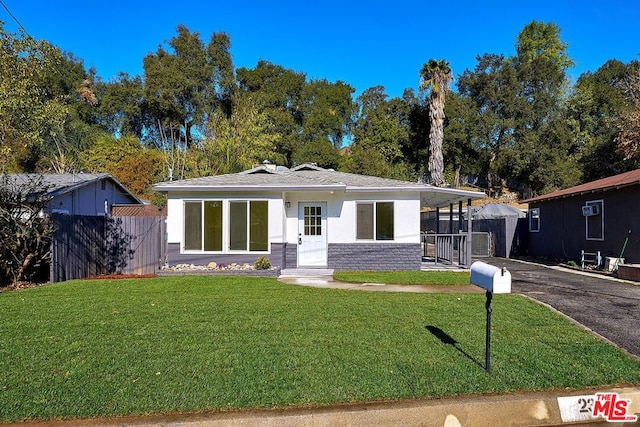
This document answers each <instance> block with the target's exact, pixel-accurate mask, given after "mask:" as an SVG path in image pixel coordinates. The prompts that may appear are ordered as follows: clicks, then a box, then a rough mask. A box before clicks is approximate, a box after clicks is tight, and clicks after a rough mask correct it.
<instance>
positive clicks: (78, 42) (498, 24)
mask: <svg viewBox="0 0 640 427" xmlns="http://www.w3.org/2000/svg"><path fill="white" fill-rule="evenodd" d="M2 2H3V3H4V4H5V5H6V6H7V7H8V8H9V9H10V10H11V12H12V13H13V14H14V15H15V17H16V18H17V19H18V20H19V21H20V22H21V24H22V25H23V26H24V27H25V28H26V30H27V32H28V33H29V34H31V35H32V36H34V37H35V38H37V39H46V40H49V41H50V42H51V43H53V44H55V45H57V46H59V47H60V48H62V49H63V50H65V51H69V52H72V53H73V54H74V55H75V56H77V57H79V58H82V59H83V60H84V63H85V66H86V67H89V66H94V67H95V68H96V69H97V72H98V75H99V76H101V77H102V78H103V80H109V79H110V78H112V77H113V76H114V75H116V74H117V73H118V72H119V71H125V72H127V73H129V74H132V75H135V74H142V59H143V58H144V56H145V55H147V54H148V53H151V52H155V50H156V49H157V47H158V45H159V44H160V43H162V42H164V41H166V40H168V39H170V38H171V37H173V36H174V35H175V34H176V30H175V29H176V26H177V25H178V24H184V25H186V26H187V28H189V30H191V31H197V32H199V33H200V35H201V37H202V39H203V40H204V41H205V42H207V41H208V40H209V37H210V35H211V33H212V32H226V33H228V34H229V35H230V37H231V43H232V46H231V53H232V55H233V60H234V64H235V66H236V67H240V66H243V67H249V68H251V67H254V66H255V65H256V63H257V61H258V60H260V59H264V60H267V61H270V62H273V63H275V64H278V65H282V66H284V67H286V68H290V69H293V70H295V71H301V72H304V73H305V74H306V75H307V76H308V77H309V78H317V79H319V78H326V79H328V80H330V81H337V80H342V81H344V82H347V83H349V84H351V85H352V86H354V88H355V89H356V95H357V94H359V93H360V92H362V91H363V90H364V89H366V88H369V87H372V86H376V85H383V86H384V87H385V88H386V90H387V93H388V94H389V95H391V96H400V95H401V94H402V91H403V90H404V89H405V88H414V89H417V87H418V83H419V77H418V73H419V70H420V68H421V66H422V64H423V63H424V62H426V61H427V60H428V59H429V58H434V59H445V60H447V61H449V63H450V65H451V67H452V69H453V72H454V75H456V76H457V75H458V74H460V73H462V72H463V71H464V70H465V69H467V68H469V69H472V68H473V67H474V66H475V65H476V56H477V55H480V54H483V53H503V54H505V55H512V54H513V53H514V52H515V48H514V45H515V39H516V36H517V35H518V33H519V32H520V31H521V30H522V28H523V27H524V26H525V25H526V24H527V23H529V22H531V21H532V20H538V21H543V22H554V23H555V24H557V25H558V26H559V27H560V29H561V37H562V39H563V41H565V42H567V43H568V45H569V48H568V52H569V56H570V57H571V58H572V59H573V60H574V61H575V62H576V66H575V67H574V68H573V69H571V70H570V75H571V76H572V77H573V78H574V79H575V78H577V77H578V76H579V75H580V74H581V73H582V72H584V71H595V70H597V69H598V68H599V67H600V66H601V65H602V64H604V63H605V62H606V61H607V60H608V59H612V58H615V59H619V60H621V61H623V62H628V61H630V60H632V59H638V58H640V57H639V56H638V54H639V53H640V0H607V1H593V0H555V1H548V0H543V1H535V0H531V1H518V0H515V1H514V0H485V1H471V0H458V1H456V2H452V1H440V2H434V1H432V0H423V1H404V0H396V1H394V2H379V1H375V0H373V1H349V0H342V1H335V0H328V1H324V2H307V1H299V0H298V1H290V0H286V1H275V2H274V1H270V2H258V1H241V2H238V1H236V2H234V1H228V0H227V1H217V0H213V1H206V0H186V1H175V0H174V1H166V0H157V1H154V2H147V1H139V0H128V1H123V0H110V1H100V2H98V1H92V0H84V1H79V0H58V1H57V2H56V1H51V0H46V1H45V0H28V1H27V0H2ZM0 20H2V21H4V22H5V29H7V30H10V31H15V30H16V28H17V25H16V23H15V22H14V21H13V19H12V18H11V17H10V16H9V15H8V13H7V11H6V10H5V9H4V8H2V7H0Z"/></svg>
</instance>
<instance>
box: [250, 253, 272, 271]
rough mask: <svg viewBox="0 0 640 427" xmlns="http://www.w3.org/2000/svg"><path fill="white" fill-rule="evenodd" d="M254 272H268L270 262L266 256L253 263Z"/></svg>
mask: <svg viewBox="0 0 640 427" xmlns="http://www.w3.org/2000/svg"><path fill="white" fill-rule="evenodd" d="M253 266H254V267H255V269H256V270H268V269H270V268H271V261H269V258H267V257H266V256H261V257H260V258H258V259H257V260H256V262H255V263H253Z"/></svg>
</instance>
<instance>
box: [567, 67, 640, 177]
mask: <svg viewBox="0 0 640 427" xmlns="http://www.w3.org/2000/svg"><path fill="white" fill-rule="evenodd" d="M627 73H628V67H627V65H625V64H623V63H622V62H620V61H617V60H610V61H607V62H606V63H605V64H604V65H602V66H601V67H600V68H599V69H598V70H596V71H595V72H586V73H583V74H582V75H581V76H580V77H579V78H578V81H577V82H576V84H575V86H574V88H573V92H572V94H571V96H570V97H569V99H568V100H567V103H566V112H565V117H564V118H565V120H566V123H567V125H568V126H569V128H570V132H571V138H572V140H573V144H572V145H573V146H574V147H576V152H577V156H578V157H579V164H580V168H579V169H580V171H581V172H582V180H583V181H593V180H596V179H600V178H604V177H607V176H611V175H616V174H618V173H621V172H624V171H625V168H624V159H623V156H622V155H621V153H620V151H619V150H617V148H616V136H617V135H618V129H617V128H616V126H615V123H616V120H617V119H616V118H617V117H619V116H620V115H623V114H624V112H626V111H631V109H632V104H631V103H630V102H629V100H627V99H626V98H625V95H624V91H623V89H622V87H621V85H620V83H621V82H622V81H623V79H624V78H625V76H626V75H627Z"/></svg>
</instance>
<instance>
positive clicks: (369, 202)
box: [354, 200, 396, 242]
mask: <svg viewBox="0 0 640 427" xmlns="http://www.w3.org/2000/svg"><path fill="white" fill-rule="evenodd" d="M378 204H390V205H391V221H392V223H391V232H392V236H391V238H390V239H380V238H379V232H378ZM359 205H369V206H372V211H373V212H372V230H367V235H371V236H372V237H370V238H369V237H358V233H359V228H360V227H359V216H358V206H359ZM395 212H396V203H395V201H394V200H358V201H356V209H355V227H354V230H355V238H356V241H358V242H394V241H395V240H396V218H395V217H396V215H395ZM369 231H370V232H369Z"/></svg>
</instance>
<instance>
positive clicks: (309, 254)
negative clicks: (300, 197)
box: [298, 202, 327, 267]
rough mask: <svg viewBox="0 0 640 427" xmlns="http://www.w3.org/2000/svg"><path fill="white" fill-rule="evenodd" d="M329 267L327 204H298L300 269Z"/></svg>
mask: <svg viewBox="0 0 640 427" xmlns="http://www.w3.org/2000/svg"><path fill="white" fill-rule="evenodd" d="M326 266H327V204H326V203H323V202H310V203H307V202H305V203H299V204H298V267H326Z"/></svg>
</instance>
